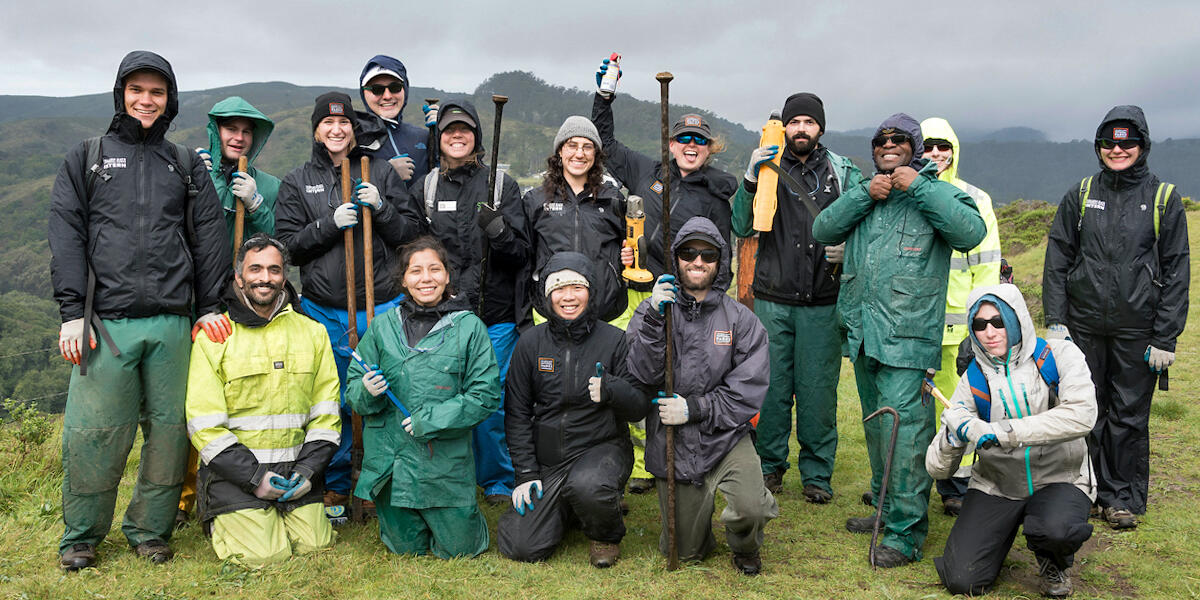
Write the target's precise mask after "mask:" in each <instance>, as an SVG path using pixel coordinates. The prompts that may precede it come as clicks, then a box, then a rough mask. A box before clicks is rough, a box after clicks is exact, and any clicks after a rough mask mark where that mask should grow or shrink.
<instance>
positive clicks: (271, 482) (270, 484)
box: [254, 471, 292, 500]
mask: <svg viewBox="0 0 1200 600" xmlns="http://www.w3.org/2000/svg"><path fill="white" fill-rule="evenodd" d="M290 489H292V488H291V486H290V484H289V483H288V480H287V479H284V478H283V476H282V475H280V474H279V473H276V472H275V471H267V472H266V473H265V474H264V475H263V477H262V479H261V480H260V481H259V482H258V487H256V488H254V496H255V497H256V498H259V499H260V500H277V499H279V497H280V496H283V495H284V494H285V493H286V492H287V491H288V490H290Z"/></svg>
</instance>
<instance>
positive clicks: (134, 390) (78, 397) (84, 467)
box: [59, 315, 192, 552]
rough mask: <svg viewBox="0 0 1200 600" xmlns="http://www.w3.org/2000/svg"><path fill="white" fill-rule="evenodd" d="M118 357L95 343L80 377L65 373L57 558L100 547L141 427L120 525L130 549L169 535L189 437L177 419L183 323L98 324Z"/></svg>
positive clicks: (186, 350)
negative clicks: (81, 547)
mask: <svg viewBox="0 0 1200 600" xmlns="http://www.w3.org/2000/svg"><path fill="white" fill-rule="evenodd" d="M104 326H105V327H106V328H107V329H108V332H109V333H110V334H111V335H112V338H113V341H114V342H116V345H117V347H118V348H120V350H121V355H120V356H115V357H114V356H113V355H112V352H111V351H110V349H109V348H107V347H106V346H105V344H104V343H103V342H101V344H100V345H99V347H97V348H96V349H95V350H92V351H91V352H90V353H89V355H88V374H87V376H86V377H81V376H80V375H79V367H75V368H73V369H72V370H71V385H70V388H69V391H68V392H67V406H66V409H65V411H64V413H63V448H62V462H63V522H64V524H65V525H66V531H65V532H64V533H63V537H62V542H61V543H60V545H59V551H60V552H62V551H63V550H65V549H67V548H70V547H71V545H72V544H78V543H87V544H92V545H97V544H99V543H100V542H101V541H102V540H103V539H104V536H105V535H107V534H108V530H109V528H111V527H112V519H113V510H114V509H115V506H116V502H117V486H118V485H119V484H120V483H121V475H122V474H123V473H124V472H125V462H126V461H127V460H128V458H129V451H130V450H131V449H132V448H133V441H134V438H135V436H136V435H137V429H138V426H139V425H140V426H141V429H142V437H143V438H144V440H145V443H144V444H143V445H142V454H141V463H140V466H139V467H138V474H137V482H136V483H135V484H134V488H133V498H132V499H131V500H130V501H129V508H127V509H126V511H125V521H124V523H123V524H122V526H121V531H122V532H124V534H125V538H126V540H128V541H129V544H130V545H131V546H136V545H138V544H141V543H143V542H146V541H149V540H153V539H160V540H164V541H166V540H167V539H169V538H170V536H171V531H172V529H174V527H175V512H176V510H178V505H179V492H180V489H181V488H182V486H183V474H184V471H186V470H187V464H186V463H187V452H188V446H189V444H188V437H187V427H186V425H185V420H184V406H183V402H184V397H185V396H186V389H187V374H188V357H189V355H190V353H191V349H192V343H191V337H190V333H189V323H188V319H187V318H186V317H181V316H178V315H157V316H154V317H146V318H141V319H114V320H105V321H104Z"/></svg>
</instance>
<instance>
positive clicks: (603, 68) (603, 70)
mask: <svg viewBox="0 0 1200 600" xmlns="http://www.w3.org/2000/svg"><path fill="white" fill-rule="evenodd" d="M609 67H612V68H614V69H616V70H617V81H621V67H620V66H619V65H614V64H612V62H611V61H610V60H609V59H607V58H606V59H604V60H603V61H602V62H601V63H600V68H599V69H596V91H597V92H600V93H601V94H603V95H604V96H605V97H608V96H609V95H610V94H609V93H608V92H602V91H600V82H601V81H603V80H604V76H605V75H606V74H607V73H608V69H609Z"/></svg>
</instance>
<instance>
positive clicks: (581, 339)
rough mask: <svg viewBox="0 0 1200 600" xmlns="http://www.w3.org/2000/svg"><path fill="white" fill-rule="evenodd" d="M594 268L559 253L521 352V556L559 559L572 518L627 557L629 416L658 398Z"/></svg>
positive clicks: (514, 389) (513, 442) (511, 381)
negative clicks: (598, 288)
mask: <svg viewBox="0 0 1200 600" xmlns="http://www.w3.org/2000/svg"><path fill="white" fill-rule="evenodd" d="M447 108H448V107H447ZM591 277H592V261H591V260H590V259H589V258H587V257H586V256H584V255H582V254H579V253H576V252H561V253H559V254H556V255H554V256H552V257H551V258H550V262H548V263H547V264H546V270H545V273H544V276H543V277H542V281H544V282H545V294H546V295H545V301H544V304H545V305H546V306H545V313H544V314H546V319H547V322H546V323H542V324H540V325H537V326H536V327H534V328H533V329H531V330H530V331H529V332H528V333H526V334H525V335H523V336H521V340H520V341H519V342H517V349H516V351H515V352H514V355H513V360H512V369H513V370H512V372H511V374H510V375H509V378H508V384H507V385H508V390H507V396H506V401H507V402H508V411H507V415H506V417H505V425H506V427H507V430H508V446H509V450H510V451H511V452H512V456H513V464H514V467H515V469H516V473H517V481H518V482H520V483H519V484H518V485H517V489H516V492H514V493H513V496H512V497H513V500H512V503H513V510H510V511H508V512H507V513H505V514H504V516H502V517H501V518H500V525H499V533H498V534H497V535H498V537H499V548H500V553H501V554H503V555H505V556H507V557H509V558H512V559H514V560H520V561H526V562H536V561H542V560H545V559H547V558H549V557H550V555H551V554H553V552H554V549H555V548H556V547H557V546H558V545H559V543H560V542H561V541H562V539H563V534H564V533H565V531H566V529H567V527H568V526H570V525H572V524H578V526H579V528H580V529H582V530H583V533H584V535H585V536H587V538H588V539H589V540H590V541H591V547H590V549H589V560H590V562H591V564H592V566H594V567H596V568H606V567H611V566H612V565H614V564H616V562H617V559H618V558H619V557H620V556H621V547H620V543H621V538H623V537H624V536H625V522H624V520H623V518H622V516H621V491H622V490H623V489H624V487H625V482H626V480H628V479H629V474H630V469H632V467H633V444H632V443H631V442H630V440H629V429H628V424H629V422H631V421H639V420H641V419H643V418H645V416H646V410H647V408H648V407H649V403H648V402H647V400H648V398H647V397H646V394H645V392H644V391H643V390H642V389H641V388H639V387H636V386H634V385H633V384H632V383H631V382H632V378H631V377H630V376H629V371H628V367H627V365H626V363H625V359H626V354H627V349H626V343H625V334H624V332H622V331H621V330H620V329H617V328H616V327H614V326H612V325H609V324H608V323H604V322H602V321H598V320H597V318H596V311H595V310H594V309H593V308H592V306H591V305H590V304H589V302H588V300H589V298H588V293H589V287H590V285H591V284H590V281H591Z"/></svg>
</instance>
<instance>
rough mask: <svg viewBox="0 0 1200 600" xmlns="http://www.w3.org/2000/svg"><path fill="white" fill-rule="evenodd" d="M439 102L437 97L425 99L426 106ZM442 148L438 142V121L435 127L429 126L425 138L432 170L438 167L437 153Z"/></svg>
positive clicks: (426, 152) (426, 154) (427, 155)
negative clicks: (427, 134)
mask: <svg viewBox="0 0 1200 600" xmlns="http://www.w3.org/2000/svg"><path fill="white" fill-rule="evenodd" d="M437 103H438V99H437V98H426V99H425V105H426V106H433V105H434V104H437ZM440 149H441V144H440V143H438V130H437V123H434V124H433V127H430V128H429V136H428V137H427V138H426V139H425V156H426V157H428V158H429V160H428V163H429V165H428V168H429V170H430V171H432V170H433V168H434V167H436V166H437V164H438V156H437V155H438V150H440Z"/></svg>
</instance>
